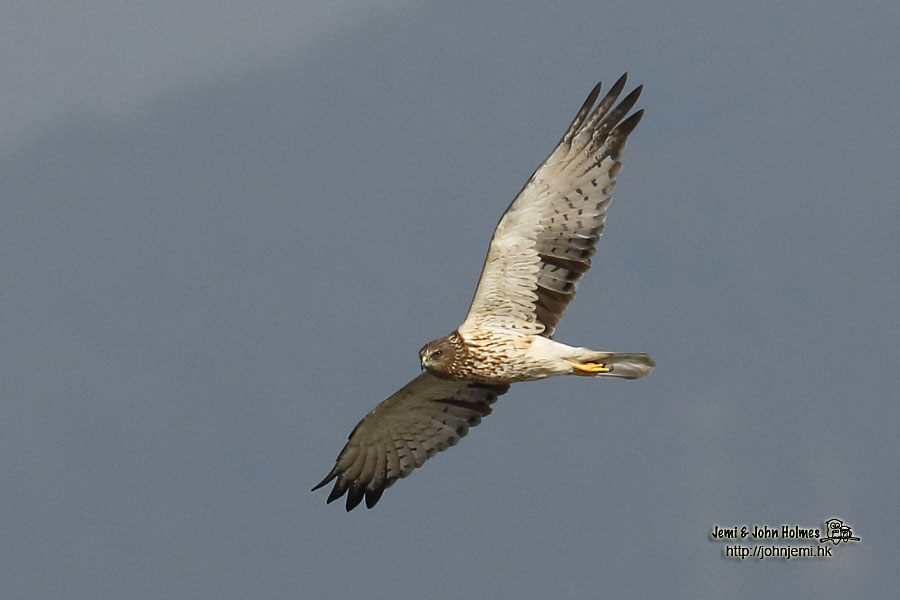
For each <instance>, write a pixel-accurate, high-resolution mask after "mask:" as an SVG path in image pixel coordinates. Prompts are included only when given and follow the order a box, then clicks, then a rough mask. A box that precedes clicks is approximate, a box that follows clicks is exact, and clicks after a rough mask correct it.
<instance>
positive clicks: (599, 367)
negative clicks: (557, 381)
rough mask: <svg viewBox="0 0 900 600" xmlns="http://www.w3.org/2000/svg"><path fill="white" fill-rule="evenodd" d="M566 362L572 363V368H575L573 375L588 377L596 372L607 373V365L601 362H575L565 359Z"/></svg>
mask: <svg viewBox="0 0 900 600" xmlns="http://www.w3.org/2000/svg"><path fill="white" fill-rule="evenodd" d="M566 362H567V363H569V364H570V365H572V368H573V369H575V375H584V376H587V377H590V376H591V375H596V374H597V373H609V367H607V366H606V365H604V364H603V363H594V362H586V363H576V362H572V361H571V360H567V361H566Z"/></svg>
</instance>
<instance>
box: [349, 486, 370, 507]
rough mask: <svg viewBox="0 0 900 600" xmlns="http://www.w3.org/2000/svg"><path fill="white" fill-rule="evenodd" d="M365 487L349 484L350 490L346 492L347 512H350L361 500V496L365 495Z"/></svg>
mask: <svg viewBox="0 0 900 600" xmlns="http://www.w3.org/2000/svg"><path fill="white" fill-rule="evenodd" d="M365 491H366V489H365V488H364V487H361V486H355V485H353V486H350V491H348V492H347V512H350V511H351V510H353V509H354V508H356V507H357V506H359V503H360V502H362V499H363V496H364V495H365Z"/></svg>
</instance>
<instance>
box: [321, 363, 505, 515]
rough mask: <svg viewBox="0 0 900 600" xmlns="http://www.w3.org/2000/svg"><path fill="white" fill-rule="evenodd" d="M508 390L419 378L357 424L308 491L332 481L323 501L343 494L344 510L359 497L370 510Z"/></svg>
mask: <svg viewBox="0 0 900 600" xmlns="http://www.w3.org/2000/svg"><path fill="white" fill-rule="evenodd" d="M508 389H509V386H508V385H493V386H492V385H482V384H477V383H471V382H465V381H448V380H444V379H439V378H437V377H435V376H434V375H431V374H429V373H423V374H422V375H419V376H418V377H416V378H415V379H413V380H412V381H411V382H409V383H408V384H407V385H406V386H405V387H404V388H403V389H401V390H400V391H398V392H397V393H395V394H394V395H392V396H391V397H390V398H388V399H387V400H385V401H384V402H382V403H381V404H379V405H378V406H376V407H375V409H374V410H373V411H372V412H370V413H369V414H368V415H367V416H366V417H365V418H364V419H363V420H362V421H360V422H359V424H358V425H357V426H356V427H355V428H354V429H353V432H352V433H351V434H350V438H349V440H348V441H347V444H346V445H345V446H344V449H343V450H341V453H340V454H339V455H338V457H337V461H335V465H334V468H333V469H331V472H329V473H328V475H327V476H326V477H325V479H323V480H322V481H321V482H320V483H319V484H318V485H316V487H314V488H313V491H315V490H317V489H319V488H321V487H323V486H325V485H327V484H328V483H330V482H331V481H335V483H334V487H333V488H332V489H331V493H330V494H329V495H328V502H329V503H330V502H334V501H335V500H337V499H338V498H340V497H341V496H343V495H344V494H347V510H348V511H350V510H353V509H354V508H356V507H357V506H358V505H359V504H360V503H361V502H362V501H363V499H365V501H366V507H367V508H372V507H373V506H375V504H376V503H377V502H378V500H379V499H380V498H381V495H382V493H384V490H385V489H387V488H388V487H390V486H391V485H393V483H394V482H395V481H397V479H400V478H402V477H406V476H407V475H409V474H410V473H412V471H413V469H415V468H416V467H421V466H422V465H423V464H424V463H425V461H426V460H428V459H429V458H431V457H432V456H434V455H435V454H437V453H438V452H440V451H442V450H445V449H447V448H449V447H450V446H454V445H456V443H457V442H458V441H459V440H460V438H463V437H465V436H466V434H467V433H468V432H469V428H471V427H475V426H476V425H478V424H479V423H480V422H481V419H482V418H483V417H486V416H487V415H489V414H491V404H493V403H494V402H495V401H496V400H497V398H498V397H499V396H500V395H502V394H505V393H506V391H507V390H508Z"/></svg>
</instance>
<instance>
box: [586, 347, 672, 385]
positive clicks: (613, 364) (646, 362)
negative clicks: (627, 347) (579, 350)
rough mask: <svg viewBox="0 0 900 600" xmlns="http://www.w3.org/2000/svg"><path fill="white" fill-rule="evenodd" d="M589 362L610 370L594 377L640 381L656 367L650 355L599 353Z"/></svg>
mask: <svg viewBox="0 0 900 600" xmlns="http://www.w3.org/2000/svg"><path fill="white" fill-rule="evenodd" d="M589 360H590V362H594V363H602V364H603V366H605V367H607V368H608V369H609V372H608V373H595V374H594V377H618V378H620V379H639V378H641V377H646V376H647V375H649V374H650V372H651V371H652V370H653V367H655V366H656V363H655V362H653V359H652V358H650V355H649V354H634V353H629V352H597V353H596V354H594V355H592V356H591V357H590V358H589Z"/></svg>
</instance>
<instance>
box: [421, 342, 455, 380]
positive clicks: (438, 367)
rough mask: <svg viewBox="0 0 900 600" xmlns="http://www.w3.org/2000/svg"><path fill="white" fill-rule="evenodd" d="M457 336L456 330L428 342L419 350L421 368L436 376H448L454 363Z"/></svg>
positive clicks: (450, 374)
mask: <svg viewBox="0 0 900 600" xmlns="http://www.w3.org/2000/svg"><path fill="white" fill-rule="evenodd" d="M458 338H459V336H458V335H457V334H456V332H453V333H451V334H450V335H448V336H445V337H442V338H441V339H438V340H434V341H432V342H428V343H427V344H425V345H424V346H422V349H421V350H419V360H420V361H421V363H422V370H423V371H424V370H426V369H428V371H429V372H430V373H432V374H434V375H437V376H438V377H450V376H452V374H453V369H454V366H455V363H456V355H457V352H456V346H457V344H456V343H455V342H456V340H457V339H458Z"/></svg>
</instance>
